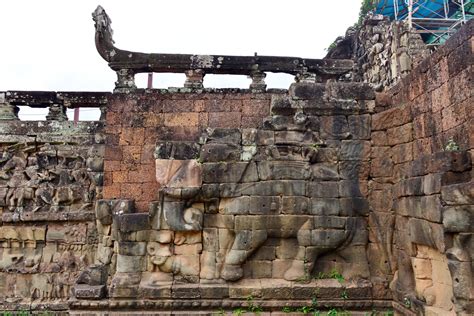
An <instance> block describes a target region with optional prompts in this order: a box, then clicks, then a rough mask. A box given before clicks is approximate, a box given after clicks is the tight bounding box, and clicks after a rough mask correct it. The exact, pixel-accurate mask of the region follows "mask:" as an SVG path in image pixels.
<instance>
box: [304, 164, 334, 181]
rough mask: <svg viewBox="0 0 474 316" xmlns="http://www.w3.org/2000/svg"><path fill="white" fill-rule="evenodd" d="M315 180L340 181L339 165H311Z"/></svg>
mask: <svg viewBox="0 0 474 316" xmlns="http://www.w3.org/2000/svg"><path fill="white" fill-rule="evenodd" d="M311 171H312V173H313V179H318V180H339V178H340V176H339V172H338V165H337V164H336V163H329V162H323V163H316V164H313V165H311Z"/></svg>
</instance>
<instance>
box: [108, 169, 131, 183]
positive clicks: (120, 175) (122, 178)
mask: <svg viewBox="0 0 474 316" xmlns="http://www.w3.org/2000/svg"><path fill="white" fill-rule="evenodd" d="M127 180H128V171H114V172H112V182H113V183H124V182H127Z"/></svg>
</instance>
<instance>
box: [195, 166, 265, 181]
mask: <svg viewBox="0 0 474 316" xmlns="http://www.w3.org/2000/svg"><path fill="white" fill-rule="evenodd" d="M202 172H203V181H204V182H205V183H223V182H231V183H241V182H254V181H258V174H257V167H256V165H255V163H254V162H248V163H246V162H229V163H225V162H219V163H205V164H203V166H202Z"/></svg>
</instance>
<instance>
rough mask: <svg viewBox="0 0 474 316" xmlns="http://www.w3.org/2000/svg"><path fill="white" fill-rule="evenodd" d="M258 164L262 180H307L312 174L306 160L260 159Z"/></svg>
mask: <svg viewBox="0 0 474 316" xmlns="http://www.w3.org/2000/svg"><path fill="white" fill-rule="evenodd" d="M257 166H258V175H259V178H260V180H305V179H309V177H310V175H311V172H310V169H309V163H308V162H304V161H260V162H258V163H257Z"/></svg>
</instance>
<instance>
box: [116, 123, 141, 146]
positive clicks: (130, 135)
mask: <svg viewBox="0 0 474 316" xmlns="http://www.w3.org/2000/svg"><path fill="white" fill-rule="evenodd" d="M144 141H145V129H144V128H143V127H139V128H133V127H124V128H122V133H121V134H120V141H119V145H133V146H138V145H143V143H144Z"/></svg>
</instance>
